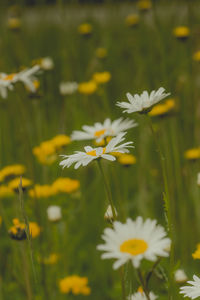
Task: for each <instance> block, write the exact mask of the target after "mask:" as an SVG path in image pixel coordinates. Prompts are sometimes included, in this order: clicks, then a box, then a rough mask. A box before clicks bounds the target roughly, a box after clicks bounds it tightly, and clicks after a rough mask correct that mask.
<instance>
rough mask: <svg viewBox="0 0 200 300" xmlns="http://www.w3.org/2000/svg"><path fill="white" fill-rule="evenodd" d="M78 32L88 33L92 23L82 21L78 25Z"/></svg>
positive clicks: (90, 31) (90, 30)
mask: <svg viewBox="0 0 200 300" xmlns="http://www.w3.org/2000/svg"><path fill="white" fill-rule="evenodd" d="M78 32H79V33H80V34H82V35H89V34H91V33H92V25H91V24H89V23H83V24H81V25H80V26H79V27H78Z"/></svg>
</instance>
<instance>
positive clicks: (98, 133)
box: [94, 129, 106, 137]
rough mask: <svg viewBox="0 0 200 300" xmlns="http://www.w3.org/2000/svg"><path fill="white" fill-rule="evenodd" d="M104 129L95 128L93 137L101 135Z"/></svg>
mask: <svg viewBox="0 0 200 300" xmlns="http://www.w3.org/2000/svg"><path fill="white" fill-rule="evenodd" d="M105 131H106V130H105V129H101V130H97V131H96V132H95V133H94V136H95V137H100V136H101V135H103V134H104V133H105Z"/></svg>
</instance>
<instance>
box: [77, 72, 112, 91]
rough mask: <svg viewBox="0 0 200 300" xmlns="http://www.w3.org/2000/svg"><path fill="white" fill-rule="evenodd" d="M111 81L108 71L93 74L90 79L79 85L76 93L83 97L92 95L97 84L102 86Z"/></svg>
mask: <svg viewBox="0 0 200 300" xmlns="http://www.w3.org/2000/svg"><path fill="white" fill-rule="evenodd" d="M110 79H111V74H110V72H108V71H104V72H96V73H94V74H93V76H92V79H91V80H89V81H87V82H82V83H79V86H78V91H79V93H80V94H83V95H92V94H94V93H95V92H96V90H97V88H98V84H103V83H106V82H108V81H110Z"/></svg>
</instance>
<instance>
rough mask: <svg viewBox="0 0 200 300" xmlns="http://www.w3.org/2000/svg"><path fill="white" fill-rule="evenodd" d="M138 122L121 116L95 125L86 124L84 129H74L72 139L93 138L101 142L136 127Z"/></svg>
mask: <svg viewBox="0 0 200 300" xmlns="http://www.w3.org/2000/svg"><path fill="white" fill-rule="evenodd" d="M137 125H138V124H137V123H136V122H135V121H134V120H130V119H124V120H123V119H122V118H119V119H117V120H115V121H113V122H112V121H111V120H110V119H106V120H105V121H104V122H103V123H95V124H94V126H87V125H84V126H83V127H82V128H83V131H78V130H76V131H73V132H72V135H71V139H72V140H91V139H95V140H96V141H97V142H101V141H102V140H103V139H104V138H105V137H107V136H116V135H118V134H119V133H120V132H125V131H126V130H127V129H130V128H133V127H136V126H137Z"/></svg>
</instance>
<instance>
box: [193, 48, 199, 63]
mask: <svg viewBox="0 0 200 300" xmlns="http://www.w3.org/2000/svg"><path fill="white" fill-rule="evenodd" d="M193 59H194V60H195V61H200V50H198V51H196V52H195V53H194V55H193Z"/></svg>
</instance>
